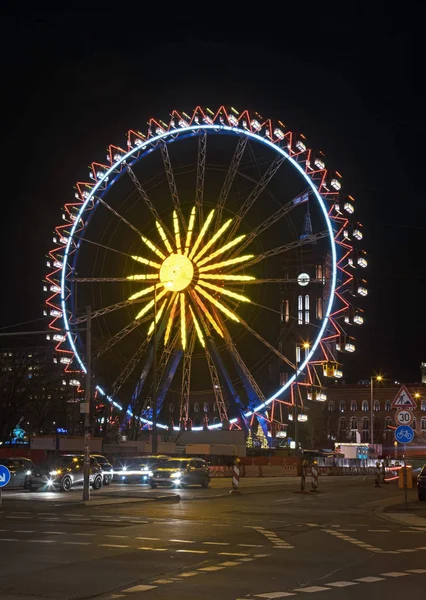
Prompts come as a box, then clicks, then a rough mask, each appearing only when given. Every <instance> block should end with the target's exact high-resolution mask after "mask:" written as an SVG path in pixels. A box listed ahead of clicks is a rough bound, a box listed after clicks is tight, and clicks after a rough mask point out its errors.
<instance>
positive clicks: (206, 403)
mask: <svg viewBox="0 0 426 600" xmlns="http://www.w3.org/2000/svg"><path fill="white" fill-rule="evenodd" d="M203 410H204V412H209V410H210V407H209V403H208V402H204V407H203Z"/></svg>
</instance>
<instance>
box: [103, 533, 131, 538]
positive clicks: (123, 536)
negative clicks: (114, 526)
mask: <svg viewBox="0 0 426 600" xmlns="http://www.w3.org/2000/svg"><path fill="white" fill-rule="evenodd" d="M105 537H108V538H120V539H125V538H128V537H129V536H128V535H112V534H110V535H106V536H105Z"/></svg>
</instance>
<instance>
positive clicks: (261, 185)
mask: <svg viewBox="0 0 426 600" xmlns="http://www.w3.org/2000/svg"><path fill="white" fill-rule="evenodd" d="M285 160H287V158H286V157H284V156H281V155H279V156H277V157H276V158H275V159H274V160H273V161H272V163H271V164H270V165H269V167H268V168H267V169H266V171H265V173H264V174H263V175H262V177H261V178H260V180H259V181H258V182H257V184H256V185H255V187H254V189H253V190H252V191H251V193H250V194H249V196H248V197H247V198H246V200H245V201H244V202H243V204H242V205H241V206H240V209H239V211H238V213H237V215H236V217H235V219H234V220H233V223H232V227H231V229H230V231H229V233H228V239H231V238H232V237H233V236H234V235H235V233H236V231H237V230H238V228H239V226H240V224H241V221H242V220H243V218H244V217H245V215H246V214H247V213H248V211H249V210H250V208H251V207H252V206H253V204H254V203H255V202H256V200H257V199H258V198H259V196H260V195H261V194H262V192H263V191H264V190H265V189H266V187H267V186H268V184H269V182H270V181H271V179H272V177H273V176H274V175H275V173H276V172H277V171H278V169H279V168H280V167H281V165H282V164H283V162H284V161H285Z"/></svg>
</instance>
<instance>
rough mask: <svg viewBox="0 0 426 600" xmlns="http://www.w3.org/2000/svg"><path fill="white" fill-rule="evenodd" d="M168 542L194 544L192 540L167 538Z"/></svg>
mask: <svg viewBox="0 0 426 600" xmlns="http://www.w3.org/2000/svg"><path fill="white" fill-rule="evenodd" d="M169 541H170V542H176V543H177V544H195V541H194V540H169Z"/></svg>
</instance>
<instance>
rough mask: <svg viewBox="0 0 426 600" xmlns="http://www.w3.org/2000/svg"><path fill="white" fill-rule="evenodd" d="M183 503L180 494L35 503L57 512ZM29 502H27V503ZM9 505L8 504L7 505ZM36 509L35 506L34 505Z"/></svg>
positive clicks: (38, 501)
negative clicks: (128, 505) (156, 503)
mask: <svg viewBox="0 0 426 600" xmlns="http://www.w3.org/2000/svg"><path fill="white" fill-rule="evenodd" d="M180 501H181V497H180V496H179V494H167V495H164V496H155V497H153V498H104V499H99V500H79V501H76V502H61V503H60V504H57V503H55V502H45V501H43V500H36V501H35V502H36V503H37V505H38V506H40V507H42V508H44V509H47V508H48V507H51V508H52V509H55V510H57V511H60V510H61V509H62V510H66V509H70V508H74V507H76V508H77V507H79V506H88V507H91V506H93V507H95V506H119V505H126V504H139V503H144V502H170V503H171V504H177V503H179V502H180ZM21 502H23V501H22V500H21V501H19V500H18V501H14V502H13V504H11V505H10V510H16V508H17V507H18V506H19V508H22V505H21ZM25 502H27V501H25ZM7 504H8V503H7ZM7 504H5V502H4V500H3V507H4V508H9V507H8V506H7ZM33 507H34V504H33ZM32 512H33V513H37V512H39V511H38V510H33V511H32Z"/></svg>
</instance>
